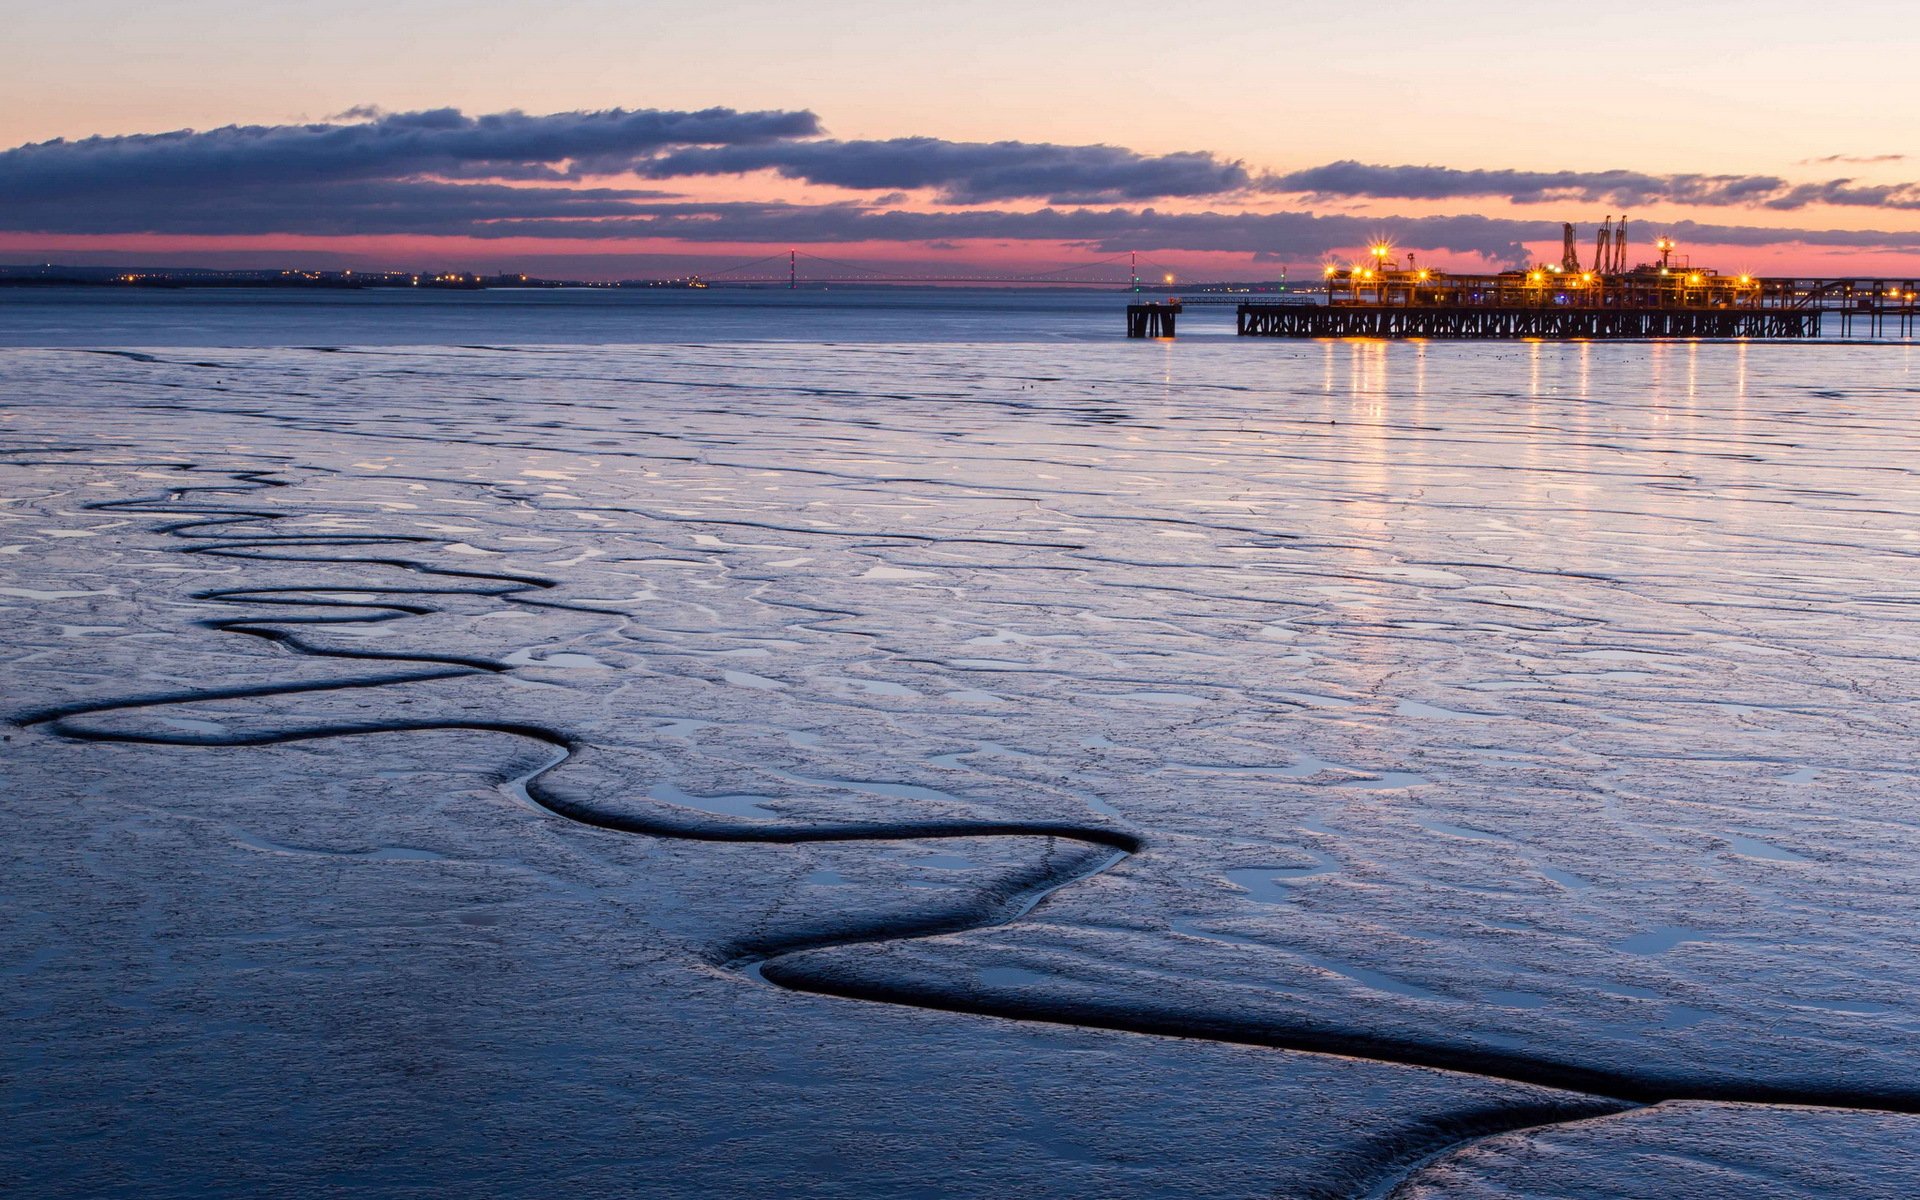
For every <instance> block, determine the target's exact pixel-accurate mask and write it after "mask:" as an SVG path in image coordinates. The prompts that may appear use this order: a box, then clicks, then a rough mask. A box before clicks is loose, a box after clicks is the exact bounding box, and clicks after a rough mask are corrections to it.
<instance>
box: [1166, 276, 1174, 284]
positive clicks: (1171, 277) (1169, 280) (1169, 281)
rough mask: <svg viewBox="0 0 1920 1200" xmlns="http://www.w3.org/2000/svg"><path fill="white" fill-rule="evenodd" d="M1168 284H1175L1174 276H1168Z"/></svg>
mask: <svg viewBox="0 0 1920 1200" xmlns="http://www.w3.org/2000/svg"><path fill="white" fill-rule="evenodd" d="M1167 282H1168V283H1172V282H1173V276H1171V275H1169V276H1167Z"/></svg>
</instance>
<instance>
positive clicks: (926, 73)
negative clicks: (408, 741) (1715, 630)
mask: <svg viewBox="0 0 1920 1200" xmlns="http://www.w3.org/2000/svg"><path fill="white" fill-rule="evenodd" d="M0 19H4V20H5V23H6V26H7V28H8V29H9V36H8V37H7V38H6V39H4V41H0V261H12V262H23V261H62V262H115V263H145V264H151V265H192V264H210V265H273V266H279V265H293V264H296V263H298V264H301V265H313V266H341V265H346V266H355V267H359V268H362V269H376V268H399V269H438V268H447V269H472V270H532V271H535V272H537V273H542V274H566V275H572V276H578V277H584V278H618V277H634V276H647V275H666V274H678V273H681V272H683V271H690V270H698V271H707V272H711V271H713V270H715V269H718V268H720V267H723V266H724V265H725V264H728V263H739V262H743V261H745V260H748V259H751V258H755V257H758V256H761V255H765V254H770V253H784V252H785V251H786V250H787V249H789V248H798V249H801V250H803V251H807V252H810V253H814V254H818V255H822V256H828V257H832V258H835V259H839V260H845V261H852V262H857V263H863V264H889V263H891V264H898V265H899V267H900V269H902V270H915V271H936V270H942V269H946V270H951V271H953V272H955V273H959V272H963V271H974V270H987V271H1006V272H1014V271H1021V270H1029V269H1034V268H1039V267H1044V266H1048V265H1052V264H1064V263H1090V262H1094V261H1096V260H1100V259H1103V258H1110V257H1112V256H1114V255H1116V254H1122V253H1126V252H1128V251H1138V252H1139V253H1140V254H1141V256H1142V257H1143V258H1144V259H1147V260H1150V261H1151V262H1153V263H1154V264H1156V267H1157V266H1159V265H1165V266H1166V267H1168V268H1169V269H1171V270H1177V271H1178V272H1180V273H1181V274H1182V275H1183V276H1185V277H1190V278H1199V277H1206V278H1268V277H1272V276H1273V275H1275V274H1277V273H1278V272H1280V271H1281V270H1283V269H1284V270H1287V271H1290V272H1293V273H1295V274H1296V275H1297V274H1299V273H1301V272H1306V273H1309V274H1313V275H1317V274H1318V267H1319V264H1321V263H1322V262H1324V261H1329V260H1335V261H1341V260H1345V259H1348V258H1351V257H1353V256H1355V255H1357V254H1359V253H1360V252H1361V249H1362V247H1364V246H1365V245H1366V244H1367V243H1368V242H1369V241H1371V240H1373V238H1374V237H1376V236H1385V237H1387V238H1390V239H1391V240H1393V241H1394V242H1395V243H1396V244H1397V245H1399V246H1401V247H1403V248H1404V249H1405V250H1407V251H1411V252H1414V253H1416V254H1418V255H1419V256H1420V261H1422V262H1423V263H1431V264H1433V265H1436V266H1443V267H1444V266H1455V267H1458V268H1460V269H1469V268H1482V267H1486V266H1489V265H1511V264H1517V263H1521V262H1527V261H1534V260H1538V259H1543V258H1551V259H1555V260H1557V259H1558V257H1559V229H1560V222H1562V221H1574V222H1576V223H1578V224H1579V225H1580V228H1581V231H1582V236H1581V242H1582V246H1583V253H1586V252H1588V250H1587V248H1588V247H1590V246H1591V243H1592V237H1593V229H1594V227H1595V225H1597V224H1598V222H1599V221H1600V220H1601V219H1602V218H1603V217H1606V216H1619V215H1621V214H1623V213H1626V214H1631V217H1632V226H1631V228H1632V229H1633V230H1634V237H1635V240H1636V243H1637V249H1639V250H1641V251H1644V250H1645V248H1646V246H1647V245H1648V243H1649V242H1650V241H1651V238H1652V236H1653V234H1654V233H1656V232H1665V233H1671V234H1672V235H1673V236H1675V237H1677V238H1678V239H1679V240H1680V241H1681V242H1682V245H1683V252H1684V253H1686V254H1688V255H1690V256H1691V258H1692V261H1693V262H1694V263H1696V264H1701V265H1709V266H1716V267H1719V268H1721V269H1724V270H1728V271H1762V272H1773V273H1785V272H1800V273H1823V274H1899V273H1901V272H1906V273H1908V274H1912V273H1914V272H1917V271H1920V182H1916V181H1920V116H1916V115H1915V113H1916V111H1920V109H1916V106H1914V105H1913V104H1912V103H1911V102H1910V101H1908V100H1907V99H1906V98H1905V97H1906V96H1907V94H1908V93H1910V92H1911V89H1912V83H1911V76H1910V74H1908V72H1907V70H1906V66H1905V64H1908V63H1910V62H1911V61H1912V60H1913V58H1914V56H1915V54H1916V52H1917V51H1920V21H1916V20H1914V19H1913V10H1912V7H1911V4H1910V3H1892V2H1888V0H1858V2H1856V3H1854V4H1852V5H1850V6H1848V8H1847V9H1846V10H1845V12H1844V14H1840V15H1837V16H1834V17H1831V18H1830V17H1829V15H1828V14H1827V13H1826V12H1825V11H1824V10H1822V9H1820V8H1819V7H1818V6H1809V5H1806V4H1805V3H1803V2H1796V3H1783V2H1778V0H1740V2H1737V3H1736V2H1732V0H1666V2H1665V3H1650V2H1647V0H1615V2H1613V3H1609V4H1606V5H1598V6H1588V5H1573V4H1557V3H1551V2H1549V0H1535V2H1533V3H1520V2H1516V0H1482V2H1480V3H1473V4H1468V3H1457V2H1455V0H1424V2H1421V3H1413V2H1403V0H1352V2H1349V3H1345V4H1341V5H1331V4H1314V5H1305V4H1295V5H1282V4H1267V5H1260V6H1245V5H1229V4H1221V3H1213V4H1195V5H1170V4H1167V3H1165V0H1159V2H1155V3H1144V2H1139V0H1106V2H1104V3H1090V2H1086V0H1043V2H1040V3H1035V2H1034V0H1025V2H1023V3H1010V2H1006V0H972V2H971V3H968V4H965V5H919V4H907V3H877V2H871V0H815V2H813V3H806V4H799V3H793V2H792V0H786V2H784V3H767V2H763V0H706V2H704V3H701V4H697V5H689V4H684V3H674V4H667V3H654V2H650V0H640V2H635V0H624V2H613V0H574V2H564V0H562V2H555V0H547V2H545V3H537V4H536V3H521V2H508V0H462V2H460V3H451V2H445V0H384V2H383V3H367V2H364V0H329V2H321V0H278V2H274V0H252V2H249V3H236V2H233V0H169V2H167V3H162V4H155V3H151V2H142V3H131V2H126V0H62V2H61V3H58V4H48V3H44V2H41V0H0Z"/></svg>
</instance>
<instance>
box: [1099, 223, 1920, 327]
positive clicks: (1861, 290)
mask: <svg viewBox="0 0 1920 1200" xmlns="http://www.w3.org/2000/svg"><path fill="white" fill-rule="evenodd" d="M1626 224H1627V223H1626V221H1625V220H1624V219H1622V220H1621V222H1620V224H1619V225H1618V227H1616V226H1615V225H1614V223H1613V220H1612V218H1608V220H1607V223H1606V224H1605V225H1604V226H1603V227H1602V228H1601V230H1600V233H1599V238H1598V242H1597V245H1596V246H1595V247H1594V250H1593V257H1592V259H1591V262H1590V264H1589V265H1586V266H1583V265H1582V264H1581V261H1580V255H1579V252H1578V250H1577V248H1576V245H1575V234H1574V227H1573V226H1572V225H1567V226H1565V227H1564V230H1565V239H1564V248H1563V254H1562V257H1561V261H1559V262H1557V263H1542V264H1540V265H1538V266H1535V267H1532V268H1530V269H1527V270H1513V271H1503V272H1500V273H1499V274H1494V275H1460V274H1454V273H1452V272H1448V271H1440V270H1435V269H1432V268H1428V267H1421V266H1419V265H1417V264H1416V263H1415V262H1414V261H1413V256H1412V255H1411V254H1409V255H1406V256H1405V258H1404V260H1403V259H1402V258H1401V257H1400V256H1399V255H1398V254H1396V252H1395V251H1394V249H1393V247H1392V246H1391V245H1390V244H1387V243H1385V242H1382V243H1380V244H1377V245H1375V246H1373V247H1372V248H1371V251H1370V259H1369V261H1366V262H1363V263H1360V264H1355V265H1353V266H1344V267H1343V266H1328V267H1327V268H1326V271H1325V283H1326V295H1327V298H1326V303H1324V304H1321V303H1317V302H1313V301H1305V300H1294V301H1283V302H1280V303H1249V304H1242V305H1240V306H1239V308H1238V332H1239V333H1240V334H1241V335H1242V336H1243V337H1280V338H1342V337H1356V338H1537V339H1586V338H1595V339H1600V338H1782V339H1789V338H1817V337H1819V336H1821V332H1822V330H1821V323H1822V319H1823V318H1826V317H1832V318H1835V319H1836V320H1837V322H1838V324H1839V330H1838V332H1839V333H1840V334H1841V335H1842V336H1843V337H1851V336H1854V334H1855V333H1856V331H1857V332H1858V333H1860V334H1861V335H1863V336H1866V337H1876V338H1877V337H1889V336H1891V337H1905V338H1911V337H1913V336H1914V332H1915V326H1916V323H1917V322H1916V318H1917V317H1920V281H1915V280H1911V279H1908V280H1895V279H1788V278H1762V277H1759V276H1754V275H1723V274H1721V273H1720V272H1718V271H1715V270H1711V269H1708V268H1705V267H1696V266H1693V265H1692V264H1691V262H1690V261H1688V260H1686V259H1684V258H1681V259H1676V258H1675V256H1674V250H1675V243H1674V242H1673V240H1672V239H1671V238H1666V237H1661V238H1659V239H1657V240H1655V242H1654V244H1653V245H1654V249H1655V250H1656V251H1658V253H1659V260H1658V261H1657V262H1651V263H1644V264H1641V265H1639V266H1636V267H1633V268H1631V269H1629V268H1628V267H1627V265H1626V263H1627V234H1626ZM1128 327H1129V328H1128V331H1129V334H1130V335H1131V336H1135V337H1139V336H1151V335H1148V334H1146V333H1145V331H1144V330H1143V331H1142V332H1141V333H1134V332H1133V329H1134V317H1133V315H1132V310H1129V316H1128ZM1172 332H1173V330H1172V328H1171V324H1169V326H1168V328H1167V329H1166V331H1165V333H1166V336H1171V335H1172Z"/></svg>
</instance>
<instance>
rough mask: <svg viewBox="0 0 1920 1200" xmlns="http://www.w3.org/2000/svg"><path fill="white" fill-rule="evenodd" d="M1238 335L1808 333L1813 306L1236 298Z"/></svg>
mask: <svg viewBox="0 0 1920 1200" xmlns="http://www.w3.org/2000/svg"><path fill="white" fill-rule="evenodd" d="M1238 312H1239V332H1240V335H1241V336H1242V337H1280V338H1348V337H1358V338H1554V339H1577V338H1814V337H1819V336H1820V313H1819V311H1818V310H1815V309H1662V308H1495V307H1491V306H1488V307H1480V306H1477V305H1462V306H1451V305H1448V306H1441V305H1434V306H1419V307H1414V306H1397V305H1384V306H1355V307H1351V308H1349V307H1344V306H1340V307H1330V306H1325V305H1317V304H1316V305H1308V304H1242V305H1241V306H1240V307H1239V310H1238Z"/></svg>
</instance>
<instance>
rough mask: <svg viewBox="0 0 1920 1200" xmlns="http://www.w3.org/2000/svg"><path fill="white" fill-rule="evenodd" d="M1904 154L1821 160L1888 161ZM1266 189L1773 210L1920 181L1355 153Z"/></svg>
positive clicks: (1859, 198)
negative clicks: (1521, 166) (1461, 163)
mask: <svg viewBox="0 0 1920 1200" xmlns="http://www.w3.org/2000/svg"><path fill="white" fill-rule="evenodd" d="M1900 157H1901V156H1899V155H1888V156H1884V157H1880V158H1874V159H1846V158H1843V157H1840V156H1833V157H1831V158H1826V159H1821V160H1818V161H1820V162H1823V163H1826V162H1867V161H1871V162H1892V161H1897V160H1898V159H1899V158H1900ZM1260 186H1261V187H1262V188H1264V189H1265V190H1268V191H1273V192H1287V193H1295V194H1299V195H1307V196H1315V197H1320V198H1323V199H1325V198H1333V197H1340V198H1350V197H1365V198H1369V199H1382V200H1455V199H1464V198H1468V197H1481V198H1484V197H1497V198H1499V199H1503V200H1508V201H1511V202H1513V203H1515V204H1544V203H1551V202H1557V201H1568V200H1577V201H1582V202H1586V203H1604V204H1611V205H1613V206H1614V207H1616V208H1629V207H1634V206H1638V205H1645V204H1652V203H1656V202H1664V203H1670V204H1687V205H1697V206H1702V207H1710V208H1721V207H1728V206H1736V205H1737V206H1745V207H1750V208H1765V209H1773V210H1776V211H1784V210H1792V209H1799V208H1807V207H1809V206H1812V205H1816V204H1830V205H1839V206H1843V207H1862V208H1891V209H1920V184H1912V183H1893V184H1860V183H1857V182H1855V181H1854V180H1852V179H1830V180H1825V181H1821V182H1815V183H1799V184H1796V183H1792V182H1789V181H1788V180H1786V179H1782V178H1780V177H1779V176H1777V175H1649V174H1645V173H1643V172H1639V171H1487V170H1462V169H1460V168H1457V167H1436V166H1381V165H1378V164H1374V163H1362V162H1354V161H1352V160H1347V161H1342V162H1334V163H1328V164H1326V165H1325V166H1320V167H1311V168H1308V169H1307V170H1304V171H1293V172H1290V173H1288V174H1285V175H1269V176H1266V177H1263V178H1262V179H1261V180H1260Z"/></svg>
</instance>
